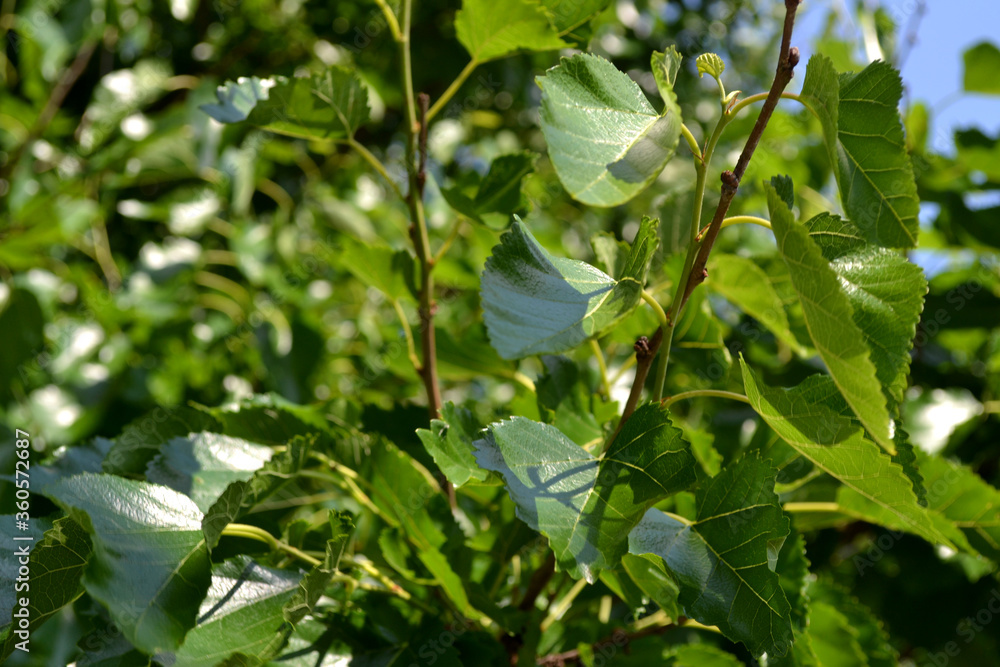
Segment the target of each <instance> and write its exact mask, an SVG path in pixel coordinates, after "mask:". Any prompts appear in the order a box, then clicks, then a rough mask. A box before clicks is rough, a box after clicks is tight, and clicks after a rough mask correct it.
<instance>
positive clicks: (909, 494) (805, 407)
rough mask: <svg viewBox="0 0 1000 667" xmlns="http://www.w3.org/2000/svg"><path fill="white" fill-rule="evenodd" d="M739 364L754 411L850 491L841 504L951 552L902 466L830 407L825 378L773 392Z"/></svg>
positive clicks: (832, 392) (831, 390)
mask: <svg viewBox="0 0 1000 667" xmlns="http://www.w3.org/2000/svg"><path fill="white" fill-rule="evenodd" d="M741 364H742V366H743V384H744V387H745V389H746V395H747V398H749V399H750V404H751V405H752V406H753V409H754V410H756V411H757V414H759V415H760V416H761V417H763V418H764V421H765V422H767V425H768V426H770V427H771V428H772V429H774V431H775V432H776V433H777V434H778V435H779V436H781V438H782V439H783V440H784V441H785V442H787V443H788V444H789V445H791V446H792V448H793V449H795V451H797V452H798V453H799V454H801V455H802V456H804V457H806V458H807V459H809V460H810V461H812V462H813V464H815V465H816V466H817V467H818V468H819V469H820V470H822V471H823V472H825V473H827V474H829V475H831V476H833V477H835V478H837V479H838V480H840V482H841V483H842V484H843V485H844V487H845V489H842V490H846V491H849V493H847V494H844V493H841V494H840V495H839V496H838V502H839V503H840V504H842V505H845V506H846V507H847V508H851V507H852V506H858V507H860V506H861V503H868V504H869V505H870V506H871V508H872V511H874V512H876V513H877V514H879V515H881V516H882V521H887V522H889V523H890V525H899V526H902V527H905V529H906V530H908V531H910V532H913V533H914V534H916V535H920V536H921V537H923V538H924V539H927V540H929V541H930V542H932V543H938V544H945V545H947V546H950V547H952V548H954V544H953V543H952V540H950V539H949V538H948V537H946V536H945V535H944V534H943V533H942V532H941V530H940V524H937V523H935V521H934V520H933V518H932V517H931V516H930V515H929V514H928V513H927V511H926V510H925V509H924V508H923V507H921V506H920V504H919V503H918V501H917V497H916V495H915V494H914V493H913V483H912V482H911V481H910V479H909V478H908V477H907V476H906V474H905V473H904V472H903V468H902V466H900V465H898V464H896V463H893V462H892V460H891V459H890V458H889V456H887V455H886V454H885V453H884V452H882V451H881V450H880V449H879V448H878V446H877V445H875V444H874V443H873V442H871V441H869V440H867V439H866V438H865V437H864V430H863V429H862V428H861V427H860V426H859V425H858V424H857V423H856V422H855V421H854V420H853V419H851V418H850V417H849V416H845V415H843V414H841V413H840V411H839V410H837V409H834V408H832V407H831V402H832V403H833V404H836V402H837V401H841V402H842V399H840V395H839V393H838V392H837V389H836V387H835V386H834V384H833V382H832V381H831V380H830V379H829V378H828V377H826V376H823V375H812V376H810V377H808V378H807V379H806V381H805V382H803V383H802V384H800V385H799V386H797V387H794V388H792V389H774V388H771V387H768V386H766V385H764V384H763V383H761V382H760V380H758V379H757V376H756V375H755V374H754V372H753V371H752V370H751V369H750V367H749V366H747V364H746V362H743V361H742V360H741ZM855 499H856V501H857V502H855Z"/></svg>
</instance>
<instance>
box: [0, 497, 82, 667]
mask: <svg viewBox="0 0 1000 667" xmlns="http://www.w3.org/2000/svg"><path fill="white" fill-rule="evenodd" d="M3 519H4V527H5V528H6V527H7V526H13V525H14V521H13V518H12V517H6V516H5V517H3ZM32 523H33V524H34V523H37V520H35V521H33V522H32ZM25 536H31V533H26V532H20V531H19V533H18V535H17V537H25ZM3 537H4V538H5V539H4V543H5V544H4V546H7V545H10V546H11V547H13V549H12V550H11V552H10V553H4V554H3V560H2V562H3V564H4V570H5V571H4V575H5V576H4V582H5V583H6V584H7V586H6V587H7V588H8V590H9V591H10V592H11V593H14V596H13V597H18V598H21V597H22V596H23V597H24V599H27V600H28V601H29V604H28V605H27V609H28V619H29V625H28V628H27V631H28V632H29V633H34V631H36V630H37V629H38V628H39V627H41V625H42V624H43V623H45V621H47V620H48V619H49V617H51V616H52V615H53V614H55V613H57V612H59V610H60V609H62V608H63V607H64V606H66V605H68V604H70V603H71V602H73V600H75V599H76V598H78V597H79V596H80V595H81V594H82V593H83V586H82V585H81V584H80V577H81V575H82V574H83V569H84V567H86V565H87V559H88V558H89V557H90V540H89V539H88V537H87V533H86V531H84V530H83V528H81V527H80V524H78V523H76V522H75V521H73V519H71V518H69V517H63V518H61V519H56V521H55V522H54V523H53V524H52V527H51V528H49V529H48V530H47V531H45V534H44V536H43V537H41V539H40V540H39V541H37V543H34V546H33V547H31V549H30V554H29V557H28V571H29V574H28V575H27V576H23V575H21V574H20V572H19V571H18V570H19V568H18V565H19V563H20V559H21V558H22V557H23V552H22V551H21V548H23V547H28V546H30V545H31V544H32V543H29V542H27V541H14V537H15V536H8V535H4V536H3ZM8 566H10V567H11V571H10V572H9V574H8V572H7V571H6V569H7V567H8ZM22 585H27V586H29V587H30V588H24V589H21V590H18V589H20V587H21V586H22ZM4 593H5V595H4V596H3V597H0V639H5V641H3V643H2V644H0V661H3V660H6V659H7V657H8V656H9V655H10V654H11V653H13V651H14V647H15V644H18V643H21V642H22V641H24V639H25V638H24V637H23V636H21V635H19V634H17V633H15V632H14V630H15V629H18V630H22V631H23V629H22V628H20V626H19V625H18V623H17V622H16V621H17V619H14V617H13V616H12V613H13V612H14V611H15V610H16V609H21V608H22V607H21V605H20V603H19V602H18V603H16V604H15V602H14V600H13V597H12V598H11V599H8V597H7V595H6V593H7V591H4ZM29 638H30V634H29ZM29 646H30V643H29Z"/></svg>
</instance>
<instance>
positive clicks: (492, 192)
mask: <svg viewBox="0 0 1000 667" xmlns="http://www.w3.org/2000/svg"><path fill="white" fill-rule="evenodd" d="M537 159H538V155H537V154H536V153H534V152H532V151H521V152H520V153H511V154H509V155H501V156H499V157H497V158H494V160H493V162H491V163H490V170H489V171H488V172H487V173H486V176H485V177H484V178H483V180H482V181H481V182H480V183H479V186H478V189H477V190H476V193H475V195H473V196H466V195H464V194H462V192H461V191H460V189H459V188H452V189H450V190H444V191H442V193H441V194H442V195H444V198H445V201H447V202H448V204H449V205H450V206H451V207H452V208H453V209H455V210H456V211H458V212H459V213H461V214H463V215H464V216H466V217H467V218H471V219H472V220H475V221H476V222H480V223H483V224H485V222H484V220H483V218H482V216H483V215H484V214H486V213H502V214H505V215H508V216H510V215H513V214H515V213H523V212H524V211H526V210H527V209H528V202H527V200H526V199H525V197H524V195H523V194H522V193H521V185H522V183H523V182H524V178H525V176H527V175H528V174H530V173H531V172H533V171H534V170H535V161H536V160H537Z"/></svg>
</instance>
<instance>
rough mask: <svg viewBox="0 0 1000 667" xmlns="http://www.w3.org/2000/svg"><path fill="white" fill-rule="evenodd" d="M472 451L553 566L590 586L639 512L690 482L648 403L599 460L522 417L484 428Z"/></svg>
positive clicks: (687, 459)
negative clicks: (544, 545)
mask: <svg viewBox="0 0 1000 667" xmlns="http://www.w3.org/2000/svg"><path fill="white" fill-rule="evenodd" d="M473 444H474V445H475V447H476V461H477V462H478V463H479V465H480V466H482V467H483V468H485V469H487V470H492V471H495V472H497V473H499V474H501V475H502V476H503V478H504V483H505V485H506V487H507V492H508V493H509V494H510V497H511V499H512V500H513V501H514V504H515V505H516V506H517V515H518V517H520V519H521V520H522V521H524V522H525V523H527V524H528V525H529V526H531V527H532V528H533V529H535V530H537V531H539V532H541V533H542V534H543V535H545V536H547V537H548V538H549V544H550V546H551V547H552V550H553V551H554V552H555V555H556V562H557V563H558V565H559V567H561V568H562V569H564V570H566V571H568V572H570V573H571V574H572V575H573V576H574V577H581V576H582V577H585V578H586V579H587V581H590V582H593V581H595V580H596V578H597V575H598V573H599V571H600V570H602V569H605V568H612V567H614V566H615V565H617V563H618V561H619V560H620V559H621V557H622V555H623V554H625V553H626V552H627V550H628V548H627V545H626V536H627V535H628V532H629V531H630V530H631V529H632V527H633V526H635V525H636V523H638V522H639V520H640V519H641V518H642V515H643V513H644V512H645V511H646V509H648V508H649V507H651V506H652V505H653V504H654V503H655V502H657V501H659V500H661V499H663V498H666V497H668V496H670V495H671V494H673V493H676V492H677V491H681V490H683V489H685V488H687V487H688V486H690V485H691V484H692V483H693V482H694V480H695V468H696V466H697V462H696V461H695V459H694V456H693V455H692V454H691V451H690V449H689V448H688V445H687V443H686V442H685V441H684V439H683V438H682V437H681V432H680V430H679V429H677V428H675V427H674V426H673V425H672V424H671V423H670V419H669V417H668V416H667V412H666V411H665V410H663V409H661V408H660V407H659V406H658V405H655V404H647V405H644V406H642V407H640V408H639V409H638V410H636V411H635V413H633V414H632V416H631V417H630V418H629V420H628V421H627V422H626V423H625V426H624V427H622V430H621V432H620V433H619V434H618V437H616V438H615V441H614V442H613V443H612V444H611V447H610V448H609V449H608V451H607V452H606V453H605V454H604V456H603V457H602V458H600V459H597V458H594V457H593V456H592V455H591V454H590V453H589V452H587V451H586V450H584V449H583V448H581V447H580V446H578V445H577V444H575V443H574V442H573V441H571V440H570V439H569V438H567V437H566V436H565V435H563V434H562V433H561V432H560V431H559V430H558V429H557V428H555V427H554V426H550V425H548V424H540V423H538V422H534V421H531V420H530V419H525V418H524V417H512V418H511V419H510V420H509V421H502V422H497V423H495V424H491V425H490V427H489V430H488V432H487V434H486V437H485V438H483V439H482V440H477V441H476V442H475V443H473Z"/></svg>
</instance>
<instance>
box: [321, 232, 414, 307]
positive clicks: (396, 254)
mask: <svg viewBox="0 0 1000 667" xmlns="http://www.w3.org/2000/svg"><path fill="white" fill-rule="evenodd" d="M340 245H341V248H342V250H341V252H340V253H339V255H338V257H337V261H338V262H339V263H340V265H341V266H342V267H344V268H345V269H347V270H348V271H350V272H351V275H353V276H354V277H355V278H357V279H358V280H360V281H361V282H362V283H364V284H365V285H368V286H369V287H374V288H375V289H377V290H378V291H380V292H382V293H383V294H385V295H386V296H387V297H389V298H390V299H393V300H397V301H399V300H402V299H409V300H411V301H413V300H414V299H413V291H412V287H413V285H414V281H415V278H414V275H415V271H416V265H415V263H414V261H413V256H412V255H411V254H410V253H408V252H407V251H405V250H393V249H391V248H388V247H386V246H373V245H368V244H367V243H365V242H364V241H358V240H356V239H352V238H350V237H347V236H345V237H343V238H342V240H341V242H340Z"/></svg>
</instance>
